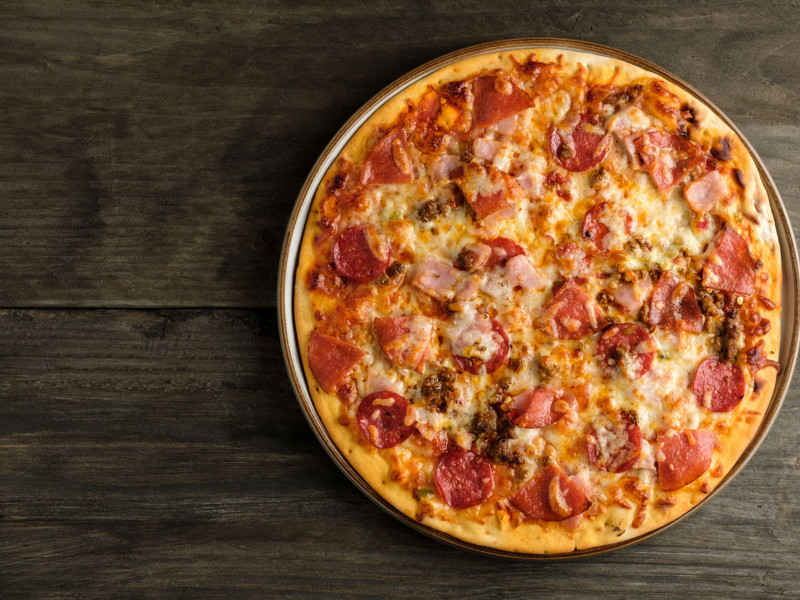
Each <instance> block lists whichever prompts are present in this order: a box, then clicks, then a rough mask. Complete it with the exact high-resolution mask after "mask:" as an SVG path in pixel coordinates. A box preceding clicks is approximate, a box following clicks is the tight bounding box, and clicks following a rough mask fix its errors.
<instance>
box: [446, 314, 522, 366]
mask: <svg viewBox="0 0 800 600" xmlns="http://www.w3.org/2000/svg"><path fill="white" fill-rule="evenodd" d="M489 343H491V344H494V352H493V353H492V355H491V357H489V358H488V359H484V358H481V357H478V356H464V355H463V354H462V352H464V349H465V348H474V349H476V350H477V351H478V352H481V351H482V350H483V348H482V347H483V346H486V345H488V344H489ZM476 346H477V348H476ZM510 351H511V342H510V341H509V339H508V334H507V333H506V330H505V329H503V326H502V325H501V324H500V323H498V322H497V321H495V320H494V319H492V321H491V327H490V328H489V327H487V326H486V324H485V323H484V320H483V319H482V318H481V317H478V318H476V320H475V321H474V323H473V324H472V325H470V327H468V328H467V329H466V330H464V331H463V332H462V333H461V335H460V336H459V337H458V339H456V341H455V342H454V344H453V353H452V356H453V362H455V363H456V365H457V366H458V368H459V369H461V370H462V371H466V372H467V373H472V374H473V375H478V374H480V373H481V372H483V373H487V374H488V373H494V372H495V371H497V369H499V368H500V367H502V366H503V365H504V364H505V362H506V360H508V354H509V352H510Z"/></svg>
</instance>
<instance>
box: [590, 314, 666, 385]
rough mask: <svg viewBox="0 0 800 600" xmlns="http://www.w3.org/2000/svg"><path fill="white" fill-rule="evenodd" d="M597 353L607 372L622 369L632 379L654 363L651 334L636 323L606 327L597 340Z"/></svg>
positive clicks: (643, 372) (647, 369) (639, 375)
mask: <svg viewBox="0 0 800 600" xmlns="http://www.w3.org/2000/svg"><path fill="white" fill-rule="evenodd" d="M597 354H598V355H599V357H600V364H601V365H602V368H603V370H604V371H605V372H606V373H610V372H613V371H614V370H615V369H621V370H622V372H623V373H624V374H625V376H626V377H630V378H631V379H633V378H636V377H641V376H642V375H644V374H645V373H647V372H648V371H649V370H650V367H651V366H652V364H653V355H654V352H653V342H652V340H651V339H650V334H648V333H647V331H645V330H644V328H642V327H640V326H639V325H637V324H636V323H620V324H618V325H612V326H611V327H609V328H608V329H606V330H605V331H604V332H603V334H602V335H601V336H600V339H599V340H598V341H597Z"/></svg>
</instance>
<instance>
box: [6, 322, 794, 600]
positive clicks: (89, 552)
mask: <svg viewBox="0 0 800 600" xmlns="http://www.w3.org/2000/svg"><path fill="white" fill-rule="evenodd" d="M0 370H1V372H2V374H3V376H2V378H0V392H2V395H1V396H0V397H1V398H2V401H1V402H0V586H2V589H3V594H2V595H3V597H4V598H6V597H15V596H17V595H18V597H33V596H35V597H48V598H51V597H58V598H94V597H98V598H101V597H109V596H113V597H118V598H128V597H130V598H133V597H142V596H147V597H164V596H169V597H197V596H220V595H222V596H225V597H254V596H255V597H281V598H283V597H297V598H301V597H309V596H312V597H313V596H317V595H319V594H320V591H321V590H324V592H325V595H326V596H329V597H348V598H361V597H363V598H368V597H398V598H399V597H402V598H419V597H421V596H422V597H424V596H431V597H441V598H456V597H463V595H464V593H465V592H466V591H467V590H468V591H469V595H470V597H475V598H496V597H498V595H500V596H502V597H507V598H522V597H530V594H531V593H532V592H536V593H539V594H546V595H547V596H548V597H554V598H577V597H598V595H602V597H604V598H625V597H631V596H632V595H642V596H644V597H648V598H674V597H703V598H726V597H731V596H732V595H736V596H739V597H759V598H779V597H783V596H786V595H793V594H795V593H796V567H797V564H798V560H800V548H798V546H797V539H800V514H799V513H798V510H799V509H800V505H798V503H797V497H798V496H800V478H799V477H798V474H800V461H798V454H797V446H798V444H797V433H796V432H797V431H798V430H800V409H798V407H799V406H800V404H798V400H799V399H800V398H799V396H800V391H798V390H797V389H796V387H795V389H793V390H792V392H791V394H790V396H789V398H788V399H787V403H786V405H785V407H784V409H783V411H782V412H781V414H780V416H779V418H778V421H777V423H776V424H775V426H774V428H773V430H772V431H771V433H770V434H769V436H768V437H767V438H766V440H765V442H764V444H763V446H762V447H761V449H760V451H759V452H758V453H757V455H756V456H755V457H754V459H753V460H752V461H751V463H750V464H749V465H748V466H747V467H746V468H745V470H744V471H743V472H742V473H741V474H740V476H739V477H737V478H736V479H735V480H734V481H733V482H732V483H731V484H730V485H729V486H728V487H727V488H726V489H725V490H723V491H722V492H721V493H720V494H719V495H718V496H717V497H716V498H715V499H713V500H712V501H711V502H710V503H709V505H708V506H706V507H704V508H703V509H702V510H701V511H700V512H699V513H698V514H696V515H693V516H692V517H690V518H689V519H688V520H687V521H684V522H683V523H680V524H678V525H677V526H675V527H673V528H672V529H670V530H668V531H667V532H665V533H663V534H660V535H659V536H657V537H655V538H653V539H650V540H647V541H645V542H642V543H640V544H638V545H636V546H633V547H630V548H627V549H624V550H621V551H618V552H614V553H611V554H606V555H603V556H599V557H596V558H591V559H585V560H580V561H577V562H570V563H559V564H515V563H510V562H507V561H498V560H494V559H488V558H483V557H480V556H474V555H470V554H467V553H464V552H461V551H458V550H455V549H451V548H449V547H447V546H444V545H442V544H440V543H438V542H434V541H432V540H429V539H427V538H425V537H423V536H422V535H420V534H418V533H416V532H414V531H412V530H410V529H409V528H407V527H405V526H403V525H402V524H400V523H398V522H397V521H395V520H394V519H392V518H391V517H389V516H388V515H386V514H385V513H383V512H382V511H381V510H380V509H378V508H377V507H376V506H374V505H373V504H372V503H370V502H369V501H368V500H367V499H366V497H364V496H363V495H362V494H361V493H360V492H358V490H357V489H356V488H355V487H354V486H353V485H352V484H351V483H350V482H349V481H348V480H347V479H346V478H345V477H344V476H343V475H342V474H341V473H340V472H339V471H338V470H337V469H336V467H335V466H334V464H333V462H332V461H331V460H330V459H329V458H328V457H327V455H326V454H325V453H324V452H323V450H322V448H321V446H320V444H319V443H318V442H317V440H316V439H315V438H314V436H313V434H312V432H311V429H310V428H309V427H308V425H307V424H306V422H305V419H304V417H303V416H302V414H301V412H300V409H299V407H298V405H297V402H296V400H295V399H294V397H293V394H292V391H291V388H290V385H289V382H288V378H287V376H286V374H285V371H284V368H283V364H282V359H281V356H280V350H279V342H278V335H277V323H276V318H275V315H274V312H273V311H271V310H263V311H206V310H192V311H190V310H149V311H122V310H61V311H48V310H37V311H27V310H4V311H0Z"/></svg>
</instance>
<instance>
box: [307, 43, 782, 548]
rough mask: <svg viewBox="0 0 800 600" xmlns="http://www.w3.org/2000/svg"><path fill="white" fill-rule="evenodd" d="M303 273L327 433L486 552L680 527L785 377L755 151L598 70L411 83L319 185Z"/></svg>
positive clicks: (399, 501)
mask: <svg viewBox="0 0 800 600" xmlns="http://www.w3.org/2000/svg"><path fill="white" fill-rule="evenodd" d="M298 264H299V268H298V270H297V275H296V280H295V307H294V313H295V322H296V329H297V335H298V340H299V344H300V348H301V353H302V359H303V365H304V367H305V372H306V376H307V378H308V384H309V388H310V392H311V396H312V398H313V401H314V404H315V407H316V410H317V412H318V413H319V416H320V417H321V420H322V422H323V423H324V425H325V427H326V428H327V430H328V432H329V434H330V436H331V438H332V439H333V440H334V441H335V443H336V444H337V445H338V447H339V448H340V450H341V452H342V454H343V455H344V457H346V459H347V460H348V461H349V462H350V463H351V464H352V465H353V467H354V468H355V469H356V470H357V471H358V472H359V473H360V474H361V476H362V477H363V478H364V480H365V481H366V482H367V483H368V484H369V485H370V486H371V487H372V488H374V489H375V490H376V491H377V492H379V493H380V494H381V495H382V496H383V497H384V498H385V499H386V500H387V501H388V502H389V503H391V504H392V505H393V506H395V507H396V508H397V509H398V510H400V511H402V512H403V513H404V514H406V515H409V516H411V517H413V518H415V519H417V520H418V521H419V522H421V523H424V524H425V525H427V526H429V527H432V528H434V529H437V530H440V531H443V532H446V533H448V534H451V535H453V536H455V537H457V538H459V539H462V540H465V541H467V542H470V543H474V544H479V545H482V546H488V547H492V548H498V549H503V550H508V551H513V552H524V553H564V552H570V551H573V550H575V549H586V548H593V547H597V546H602V545H607V544H613V543H616V542H619V541H622V540H626V539H629V538H632V537H637V536H640V535H642V534H644V533H646V532H648V531H650V530H652V529H655V528H658V527H660V526H662V525H664V524H666V523H668V522H669V521H672V520H674V519H676V518H678V517H679V516H681V515H682V514H684V513H685V512H686V511H687V510H689V509H690V508H691V507H692V506H694V505H695V504H697V503H698V502H699V501H701V500H702V499H703V497H704V496H705V495H706V494H708V493H709V492H710V491H711V490H713V489H714V488H715V486H717V485H718V484H719V482H720V481H721V480H722V479H723V477H724V476H725V474H726V473H727V472H728V471H729V470H730V469H731V468H732V467H733V465H734V464H735V463H736V461H737V460H738V458H739V457H740V455H741V454H742V452H743V451H744V450H745V448H746V447H747V446H748V444H749V443H750V441H751V439H752V438H753V436H754V435H755V433H756V432H757V430H758V428H759V425H760V423H761V420H762V418H763V414H764V412H765V410H766V408H767V407H768V405H769V402H770V398H771V393H772V390H773V386H774V384H775V379H776V374H777V371H778V368H779V365H778V363H777V362H775V359H776V358H777V353H778V347H779V341H780V313H781V297H780V290H781V263H780V249H779V245H778V238H777V234H776V230H775V225H774V221H773V216H772V213H771V210H770V204H769V200H768V196H767V193H766V191H765V189H764V186H763V184H762V181H761V178H760V176H759V174H758V172H757V170H756V166H755V164H754V162H753V159H752V158H751V156H750V154H749V152H748V150H747V148H746V146H745V144H744V143H743V142H742V141H741V140H740V139H739V138H738V136H737V135H736V134H735V133H734V132H733V131H732V130H731V129H730V128H729V127H728V126H726V125H725V124H724V122H723V121H722V120H721V119H720V118H719V117H718V116H717V115H716V114H715V113H714V112H712V111H711V110H710V109H709V108H708V107H706V106H705V105H704V104H703V103H702V102H700V101H699V100H698V99H696V98H695V97H693V96H692V95H690V94H688V93H687V92H686V91H685V90H683V89H682V88H679V87H677V86H676V85H673V84H672V83H670V82H667V81H664V80H662V79H660V78H659V77H658V76H656V75H654V74H653V73H651V72H648V71H645V70H642V69H641V68H638V67H636V66H633V65H631V64H629V63H626V62H622V61H619V60H616V59H612V58H609V57H606V56H600V55H594V54H589V53H581V52H575V51H568V50H557V49H536V50H519V51H505V52H499V53H491V54H483V55H480V56H476V57H472V58H469V59H467V60H463V61H461V62H457V63H455V64H451V65H449V66H447V67H444V68H442V69H440V70H438V71H436V72H434V73H433V74H431V75H429V76H427V77H425V78H424V79H423V80H421V81H418V82H416V83H414V84H413V85H411V86H410V87H407V88H405V89H404V90H403V91H402V93H400V94H398V95H396V96H394V97H393V98H391V99H390V100H389V101H387V102H386V103H385V104H384V105H383V106H382V107H381V108H380V109H379V110H377V112H375V113H374V114H373V115H372V116H371V117H370V118H369V120H367V122H366V123H365V124H364V125H363V126H362V127H361V128H360V129H359V130H358V131H357V133H356V134H355V135H354V136H352V138H351V139H350V140H349V142H348V143H347V145H346V146H345V148H344V150H343V151H342V152H341V154H340V155H339V157H338V158H337V160H336V161H335V163H334V164H333V166H332V167H331V168H330V170H329V171H328V173H327V174H326V176H325V178H324V180H323V182H322V184H321V185H320V187H319V189H318V191H317V193H316V196H315V199H314V204H313V206H312V208H311V212H310V216H309V218H308V221H307V223H306V224H305V233H304V238H303V243H302V247H301V250H300V256H299V263H298Z"/></svg>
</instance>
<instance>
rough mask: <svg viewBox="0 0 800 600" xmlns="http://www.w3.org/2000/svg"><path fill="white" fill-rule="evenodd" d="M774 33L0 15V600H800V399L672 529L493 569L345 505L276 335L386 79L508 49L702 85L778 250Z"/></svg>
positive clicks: (783, 173)
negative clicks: (297, 203)
mask: <svg viewBox="0 0 800 600" xmlns="http://www.w3.org/2000/svg"><path fill="white" fill-rule="evenodd" d="M186 4H188V3H186ZM795 4H796V3H789V2H760V3H758V4H753V5H748V4H747V3H733V4H731V3H719V4H717V3H699V4H696V3H694V2H682V3H680V2H650V3H646V4H645V5H644V6H641V5H640V3H639V2H636V1H633V0H626V1H616V2H599V3H596V4H590V3H557V2H541V3H535V4H532V5H531V6H523V4H520V3H516V4H513V5H510V6H508V7H505V8H498V7H496V6H495V5H494V3H491V2H486V1H483V2H479V1H475V0H464V1H463V2H459V3H452V4H451V3H448V2H442V3H439V4H436V5H429V4H428V3H425V2H419V3H416V2H402V1H400V0H396V1H392V2H386V1H381V0H378V1H375V2H356V3H352V4H345V3H341V2H336V3H331V4H330V5H329V6H326V5H315V4H313V3H305V2H302V1H297V2H287V1H284V2H280V1H277V0H276V1H263V2H256V1H247V0H243V1H241V2H233V1H229V2H222V1H219V0H217V1H213V2H212V1H208V2H196V3H193V4H192V5H191V6H188V5H184V4H183V3H179V2H152V1H149V2H145V1H140V2H137V1H134V0H129V1H127V2H119V3H95V2H67V1H64V0H50V1H48V2H33V1H30V2H6V3H3V5H2V6H0V206H1V207H2V213H0V306H2V307H4V309H3V310H2V311H1V312H0V390H1V391H2V395H1V396H0V597H3V598H8V597H15V596H18V597H48V598H52V597H58V598H63V597H74V598H91V597H117V598H120V597H159V596H184V597H198V596H214V597H219V596H232V597H239V596H254V597H261V598H264V597H289V596H296V597H301V596H311V597H315V596H319V595H325V596H346V597H356V596H358V597H361V596H364V597H409V598H420V597H437V598H449V597H453V598H455V597H467V596H468V597H491V598H516V597H520V598H528V597H535V596H537V595H540V594H541V595H546V596H548V597H564V598H575V597H591V598H598V597H604V598H622V597H642V598H655V597H702V598H729V597H732V596H734V595H736V596H739V597H758V598H778V597H786V596H794V597H797V596H798V594H800V583H798V579H799V577H798V567H800V500H798V498H800V450H798V447H799V446H800V436H798V431H800V411H798V398H799V397H800V382H796V385H794V386H793V388H792V391H791V392H790V394H789V397H788V398H787V401H786V404H785V406H784V408H783V410H782V412H781V414H780V415H779V417H778V420H777V422H776V424H775V426H774V427H773V429H772V431H771V433H770V434H769V436H768V437H767V439H766V441H765V442H764V444H763V446H762V447H761V449H760V451H759V452H758V453H757V455H756V456H755V457H754V458H753V460H752V461H751V462H750V464H749V465H748V466H747V467H746V468H745V469H744V471H743V472H742V473H741V474H740V475H739V476H738V477H737V478H736V480H735V481H734V482H733V483H732V484H731V485H730V486H728V487H727V488H726V489H725V490H724V491H722V492H721V493H720V494H719V495H718V496H717V497H716V498H714V499H713V501H712V502H711V503H709V505H708V506H706V507H704V508H703V509H701V510H700V511H699V512H698V513H697V514H696V515H694V516H692V517H690V518H689V519H688V520H687V521H684V522H683V523H681V524H679V525H678V526H676V527H674V528H672V529H670V530H669V531H667V532H665V533H663V534H661V535H659V536H657V537H656V538H653V539H650V540H647V541H645V542H643V543H641V544H638V545H636V546H633V547H629V548H626V549H624V550H621V551H618V552H614V553H611V554H606V555H603V556H599V557H596V558H590V559H584V560H580V561H576V562H570V563H558V564H552V563H549V564H525V563H514V562H507V561H499V560H493V559H488V558H483V557H479V556H473V555H470V554H465V553H463V552H461V551H457V550H454V549H451V548H449V547H446V546H444V545H441V544H439V543H436V542H433V541H430V540H428V539H427V538H425V537H423V536H421V535H419V534H418V533H416V532H414V531H412V530H410V529H408V528H406V527H404V526H402V525H400V524H399V523H397V522H396V521H394V520H393V519H392V518H390V517H389V516H387V515H386V514H384V513H383V512H382V511H381V510H379V509H378V508H376V507H375V506H374V505H372V504H371V503H370V502H369V501H368V500H367V499H366V498H365V497H364V496H363V495H362V494H361V493H360V492H359V491H358V490H357V489H356V488H355V487H354V486H353V485H351V484H350V482H349V481H347V480H346V479H345V477H344V476H343V475H342V474H341V473H340V472H339V471H338V470H337V468H336V467H335V466H334V464H333V462H332V461H331V460H330V459H329V458H328V457H327V456H326V455H325V454H324V452H323V450H322V448H321V446H320V444H319V443H318V442H317V440H316V439H315V438H314V436H313V435H312V432H311V430H310V428H309V427H308V426H307V424H306V422H305V420H304V418H303V415H302V413H301V412H300V409H299V407H298V405H297V402H296V400H295V397H294V395H293V393H292V390H291V388H290V385H289V381H288V378H287V375H286V372H285V368H284V364H283V360H282V357H281V354H280V350H279V340H278V332H277V321H276V312H275V296H276V294H275V286H276V272H277V268H276V264H277V261H278V255H279V251H280V245H281V240H282V236H283V232H284V227H285V224H286V221H287V218H288V215H289V212H290V211H291V208H292V205H293V203H294V199H295V195H296V193H297V191H298V190H299V188H300V186H301V184H302V182H303V179H304V177H305V174H306V173H307V172H308V170H309V169H310V167H311V165H312V163H313V161H314V159H315V158H316V156H317V154H318V153H319V152H320V151H321V150H322V148H323V147H324V145H325V143H326V142H327V140H328V139H329V138H330V137H331V136H332V135H333V133H334V132H335V131H336V129H337V128H338V127H339V126H340V125H341V124H342V123H343V122H344V121H345V120H346V118H347V117H348V116H349V115H350V114H351V113H352V112H353V111H354V110H355V109H356V108H357V107H358V106H359V105H360V104H361V103H363V102H364V101H366V100H367V99H368V98H369V97H370V96H371V95H372V94H374V93H375V92H377V91H378V90H379V89H380V88H381V87H383V86H384V85H386V84H388V83H389V82H390V81H392V80H393V79H395V78H396V77H398V76H400V75H401V74H403V73H404V72H406V71H407V70H409V69H411V68H413V67H415V66H417V65H419V64H421V63H423V62H425V61H427V60H429V59H432V58H434V57H436V56H438V55H440V54H443V53H446V52H449V51H451V50H455V49H458V48H461V47H464V46H467V45H471V44H475V43H479V42H484V41H489V40H495V39H501V38H507V37H520V36H533V35H539V36H562V37H570V38H578V39H585V40H590V41H595V42H600V43H605V44H609V45H613V46H616V47H619V48H621V49H624V50H627V51H630V52H632V53H634V54H638V55H640V56H643V57H645V58H647V59H650V60H652V61H655V62H656V63H658V64H661V65H663V66H664V67H666V68H667V69H670V70H671V71H673V72H674V73H676V74H678V75H680V76H681V77H683V78H685V79H686V80H688V81H689V82H690V83H692V84H694V85H696V86H697V87H698V88H700V89H701V90H703V91H704V92H706V93H707V95H708V96H709V97H710V98H711V99H712V100H714V101H715V102H716V103H717V104H718V105H719V106H720V107H721V108H722V109H723V110H725V111H726V112H727V114H728V115H730V117H731V118H732V119H733V120H734V121H735V122H736V123H737V124H738V125H739V127H740V128H741V129H742V130H743V131H744V133H745V135H747V136H748V137H749V139H750V140H751V142H752V143H753V145H754V146H755V148H756V149H757V150H758V152H759V153H760V154H761V156H762V157H763V159H764V160H765V162H766V164H767V166H768V168H769V169H770V170H771V172H772V174H773V176H774V178H775V180H776V182H777V184H778V187H779V188H780V190H781V192H782V194H783V197H784V200H785V201H786V204H787V205H788V208H789V212H790V216H791V217H792V218H793V220H794V223H795V226H797V225H800V168H798V141H797V140H799V139H800V126H799V125H798V123H800V77H799V76H798V73H800V58H799V57H800V34H799V33H798V25H800V9H798V8H797V6H796V5H795Z"/></svg>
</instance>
